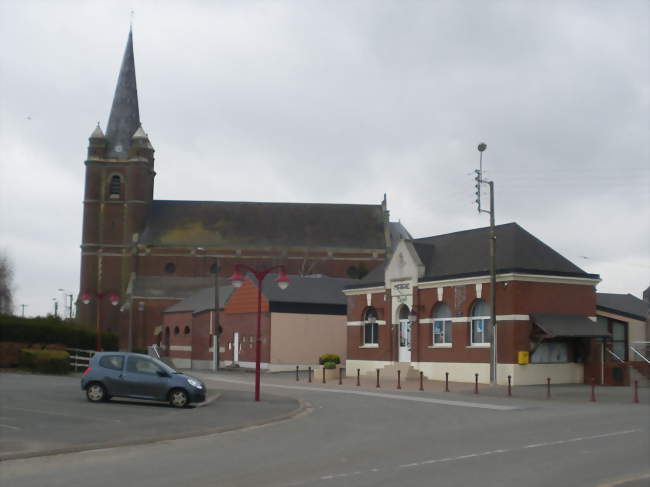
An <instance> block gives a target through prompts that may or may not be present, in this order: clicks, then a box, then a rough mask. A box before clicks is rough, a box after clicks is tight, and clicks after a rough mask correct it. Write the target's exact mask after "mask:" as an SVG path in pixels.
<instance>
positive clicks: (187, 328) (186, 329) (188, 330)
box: [183, 326, 190, 335]
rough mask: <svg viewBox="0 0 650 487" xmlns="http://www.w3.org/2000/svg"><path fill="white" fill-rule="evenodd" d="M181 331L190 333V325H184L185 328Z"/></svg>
mask: <svg viewBox="0 0 650 487" xmlns="http://www.w3.org/2000/svg"><path fill="white" fill-rule="evenodd" d="M183 332H184V333H185V334H186V335H189V334H190V327H189V326H186V327H185V330H184V331H183Z"/></svg>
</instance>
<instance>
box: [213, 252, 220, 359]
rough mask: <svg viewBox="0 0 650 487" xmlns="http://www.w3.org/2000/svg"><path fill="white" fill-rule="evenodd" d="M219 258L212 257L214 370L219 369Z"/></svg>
mask: <svg viewBox="0 0 650 487" xmlns="http://www.w3.org/2000/svg"><path fill="white" fill-rule="evenodd" d="M220 308H221V306H220V305H219V258H217V257H215V259H214V330H213V331H214V335H212V336H213V339H212V362H213V367H214V371H215V372H217V371H218V370H219V335H220V329H221V326H220V325H219V311H220Z"/></svg>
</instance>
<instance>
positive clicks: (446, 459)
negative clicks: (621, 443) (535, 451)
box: [292, 429, 644, 485]
mask: <svg viewBox="0 0 650 487" xmlns="http://www.w3.org/2000/svg"><path fill="white" fill-rule="evenodd" d="M642 431H644V430H643V429H633V430H624V431H614V432H612V433H602V434H598V435H590V436H578V437H575V438H568V439H566V440H556V441H547V442H544V443H532V444H529V445H524V446H520V447H516V448H501V449H498V450H489V451H484V452H478V453H469V454H466V455H459V456H456V457H444V458H432V459H429V460H423V461H420V462H412V463H406V464H403V465H399V466H398V467H397V468H414V467H420V466H424V465H432V464H435V463H445V462H455V461H459V460H466V459H468V458H476V457H484V456H488V455H497V454H501V453H510V452H516V451H523V450H526V449H530V448H542V447H548V446H555V445H562V444H566V443H575V442H578V441H588V440H596V439H601V438H610V437H612V436H623V435H629V434H632V433H638V432H642ZM389 468H390V467H386V468H384V469H383V470H388V469H389ZM381 470H382V469H379V468H373V469H370V470H367V471H365V472H358V471H357V472H352V473H338V474H329V475H323V476H321V477H320V480H335V479H340V478H345V477H350V476H353V475H363V474H364V473H365V474H368V473H376V472H379V471H381ZM302 483H306V482H302ZM292 485H298V484H297V483H296V484H292Z"/></svg>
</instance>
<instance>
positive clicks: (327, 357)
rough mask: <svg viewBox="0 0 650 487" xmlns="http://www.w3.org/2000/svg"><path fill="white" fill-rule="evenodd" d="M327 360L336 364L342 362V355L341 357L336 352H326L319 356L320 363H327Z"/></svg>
mask: <svg viewBox="0 0 650 487" xmlns="http://www.w3.org/2000/svg"><path fill="white" fill-rule="evenodd" d="M325 362H334V364H340V363H341V357H339V356H338V355H337V354H335V353H324V354H323V355H321V356H320V357H318V363H319V364H321V365H325Z"/></svg>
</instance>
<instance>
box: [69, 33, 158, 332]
mask: <svg viewBox="0 0 650 487" xmlns="http://www.w3.org/2000/svg"><path fill="white" fill-rule="evenodd" d="M153 154H154V149H153V147H152V146H151V143H150V142H149V138H148V136H147V134H146V133H145V132H144V130H143V129H142V126H141V125H140V114H139V109H138V90H137V86H136V78H135V62H134V57H133V35H132V32H131V31H129V37H128V40H127V43H126V49H125V51H124V57H123V59H122V66H121V69H120V74H119V77H118V80H117V86H116V88H115V96H114V98H113V105H112V107H111V113H110V116H109V119H108V128H107V129H106V135H104V133H103V132H102V130H101V128H100V127H99V124H97V128H95V130H94V131H93V133H92V134H91V135H90V138H89V145H88V157H87V159H86V161H85V165H86V180H85V190H84V201H83V205H84V215H83V230H82V244H81V276H80V277H81V278H80V289H79V295H80V296H81V295H83V294H87V295H88V296H89V297H90V299H91V301H90V303H89V304H83V303H81V302H79V303H78V316H79V319H80V321H81V323H83V324H86V325H88V326H92V327H95V326H98V325H97V323H98V322H97V317H98V315H97V312H98V311H99V317H100V319H99V326H100V328H101V329H102V331H109V330H110V331H112V332H114V333H118V334H119V336H120V343H121V344H122V343H126V341H125V340H124V338H126V337H127V336H128V330H127V329H126V327H127V326H128V319H127V318H126V317H125V315H128V313H124V312H123V311H125V307H124V304H125V303H126V301H125V296H126V289H127V286H128V284H129V280H130V276H131V274H132V272H134V271H135V259H136V243H137V239H138V234H139V233H141V232H142V230H143V229H144V225H145V221H146V215H147V210H148V206H149V205H150V204H151V201H152V199H153V185H154V176H155V172H154V157H153ZM110 296H116V297H117V298H119V301H118V302H117V304H116V305H113V304H112V303H111V302H110V299H109V297H110Z"/></svg>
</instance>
